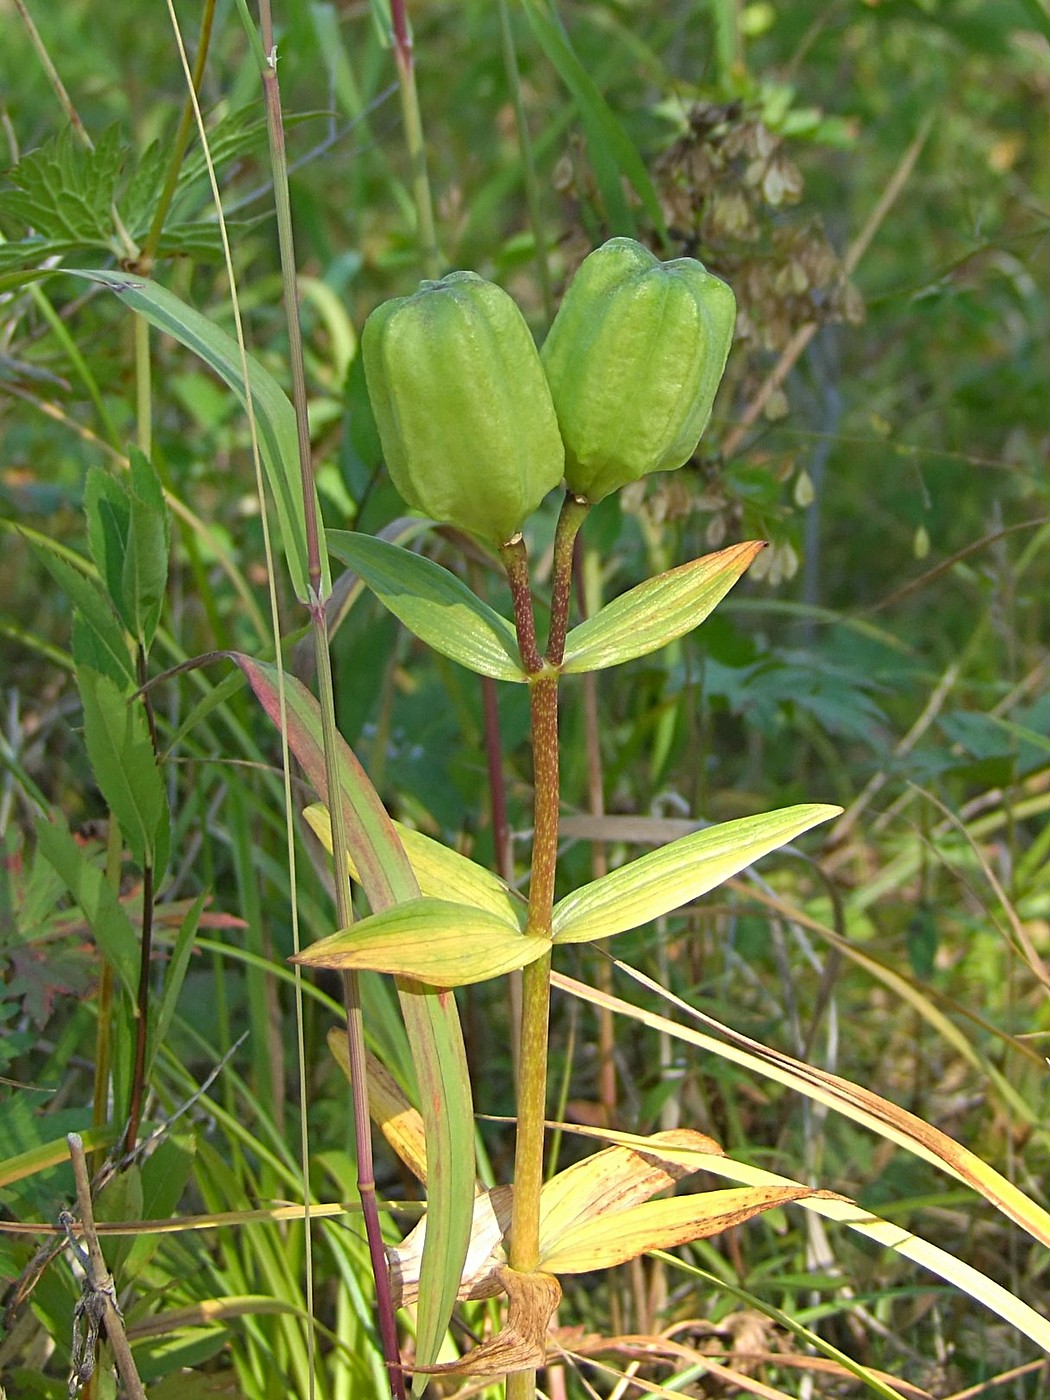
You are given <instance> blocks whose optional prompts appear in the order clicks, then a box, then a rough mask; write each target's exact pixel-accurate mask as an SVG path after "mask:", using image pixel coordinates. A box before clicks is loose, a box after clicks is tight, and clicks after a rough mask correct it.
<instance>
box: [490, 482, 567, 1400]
mask: <svg viewBox="0 0 1050 1400" xmlns="http://www.w3.org/2000/svg"><path fill="white" fill-rule="evenodd" d="M586 512H587V503H586V502H585V501H582V500H579V499H578V498H577V497H575V496H572V495H567V496H566V498H565V503H564V505H563V506H562V512H561V516H560V518H559V520H558V530H557V534H556V535H555V541H554V579H553V589H552V593H551V624H550V635H549V637H548V641H547V655H546V657H545V658H544V659H543V660H541V659H540V656H539V653H538V650H537V647H536V632H535V622H534V618H533V611H532V597H531V594H530V592H529V579H528V565H527V561H526V557H525V546H524V543H523V542H522V540H521V538H520V536H518V537H516V539H515V540H512V541H511V542H510V543H508V544H505V545H504V546H503V547H502V549H501V551H500V553H501V555H502V557H503V561H504V566H505V567H506V569H507V577H508V579H509V581H510V588H511V596H512V598H513V601H514V621H515V626H516V628H517V633H518V649H519V651H520V653H521V660H522V665H523V666H524V667H525V669H526V670H527V671H528V672H529V705H530V719H531V726H532V761H533V784H534V789H535V809H534V817H533V838H532V873H531V875H530V878H529V914H528V931H529V932H530V933H533V934H546V935H547V937H548V938H550V937H551V915H552V912H553V909H554V878H555V874H556V870H557V860H558V806H559V782H560V779H559V756H558V680H559V671H558V668H559V666H560V665H561V660H562V656H563V654H564V650H565V637H566V632H567V630H568V616H569V595H570V591H571V587H572V555H573V544H574V541H575V539H576V533H577V531H578V530H579V528H580V526H581V524H582V523H583V519H584V516H585V515H586ZM550 976H551V955H550V953H549V952H548V953H546V954H545V955H544V956H543V957H542V958H538V959H537V960H536V961H535V962H533V963H530V964H529V966H528V967H526V968H524V969H523V971H522V1001H521V1038H520V1047H519V1054H518V1065H519V1068H518V1115H517V1117H518V1129H517V1140H516V1142H515V1148H514V1213H513V1218H512V1222H511V1234H510V1264H511V1268H512V1269H517V1270H518V1271H519V1272H522V1273H528V1272H531V1271H533V1270H535V1269H536V1268H538V1266H539V1262H540V1192H541V1189H542V1187H543V1140H544V1127H545V1122H546V1116H547V1114H546V1108H547V1049H548V1042H549V1034H550ZM535 1393H536V1372H535V1371H532V1370H529V1371H518V1372H514V1373H512V1374H511V1375H509V1376H508V1377H507V1400H532V1397H534V1396H535Z"/></svg>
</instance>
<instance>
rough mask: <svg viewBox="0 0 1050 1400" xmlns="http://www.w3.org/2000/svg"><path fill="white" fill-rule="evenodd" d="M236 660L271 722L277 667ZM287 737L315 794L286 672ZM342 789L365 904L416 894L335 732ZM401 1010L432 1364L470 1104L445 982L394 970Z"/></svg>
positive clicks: (320, 782) (320, 775) (312, 748)
mask: <svg viewBox="0 0 1050 1400" xmlns="http://www.w3.org/2000/svg"><path fill="white" fill-rule="evenodd" d="M233 660H234V661H235V662H236V663H237V665H238V666H239V667H240V668H241V670H242V671H243V672H244V674H245V676H246V677H247V678H248V681H249V684H250V685H251V687H252V690H253V691H254V692H255V695H256V696H257V698H258V700H259V702H260V703H261V704H262V706H263V708H264V709H265V711H266V713H267V714H268V715H269V716H270V718H271V720H272V721H273V722H274V724H276V725H277V726H278V727H279V726H280V724H281V709H280V701H279V694H278V688H277V671H276V669H275V668H274V667H273V666H266V665H263V664H262V663H260V662H258V661H254V660H253V659H252V658H251V657H248V656H244V655H242V654H234V655H233ZM284 679H285V697H286V701H287V705H288V743H289V746H290V747H291V750H292V752H293V753H294V754H295V757H296V758H297V759H298V761H299V763H300V764H302V767H303V769H304V771H305V773H306V775H307V777H308V779H309V780H310V782H311V783H312V784H313V787H314V789H315V791H316V792H317V795H318V796H319V797H320V799H321V801H322V802H325V803H327V802H328V800H329V796H328V776H327V772H326V769H325V761H324V750H323V747H322V744H321V715H320V710H319V708H318V704H317V701H316V700H315V699H314V697H313V696H312V695H311V694H310V692H309V691H308V690H307V689H306V687H305V686H304V685H303V684H302V683H301V682H300V681H298V680H296V679H295V678H294V677H292V676H285V678H284ZM338 761H339V788H340V791H339V798H340V801H341V803H342V807H343V816H344V821H345V824H346V830H347V839H348V841H349V843H350V846H351V850H352V854H353V856H354V861H355V863H356V865H357V867H358V870H359V871H360V872H361V882H362V884H363V886H364V890H365V894H366V895H367V896H368V902H369V904H370V905H371V906H372V909H373V910H375V911H376V912H379V911H380V910H382V909H385V908H387V907H388V906H390V905H391V904H394V903H396V902H397V901H398V900H408V899H414V898H417V897H418V895H419V886H418V885H417V884H416V879H415V876H414V875H413V874H412V867H411V865H410V864H409V862H408V857H407V856H406V855H405V852H404V848H403V847H402V846H401V843H400V842H399V841H398V839H397V835H396V833H395V832H394V830H393V827H392V825H391V823H390V817H389V815H388V813H387V811H386V809H385V807H384V806H383V804H382V802H381V801H380V800H379V795H378V793H377V792H376V790H375V788H374V787H373V786H372V784H371V783H370V782H369V780H368V777H367V775H366V774H365V772H364V770H363V769H362V768H361V765H360V764H359V763H358V761H357V758H356V756H355V755H354V753H353V750H352V749H351V748H350V746H349V744H347V743H346V742H345V741H344V740H342V739H340V740H339V752H338ZM397 988H398V995H399V997H400V1001H401V1013H402V1015H403V1016H404V1018H405V1030H406V1031H407V1033H408V1039H409V1043H410V1045H411V1047H412V1063H413V1065H414V1066H415V1069H416V1078H417V1079H418V1081H419V1108H420V1112H421V1114H422V1116H423V1123H424V1129H425V1134H426V1144H427V1163H428V1173H427V1222H428V1223H427V1232H426V1241H425V1242H424V1245H423V1258H422V1262H421V1264H420V1299H419V1311H418V1313H417V1321H416V1349H417V1356H418V1358H419V1360H420V1363H421V1364H425V1365H430V1364H431V1363H432V1362H433V1361H435V1360H436V1358H437V1355H438V1352H439V1351H440V1350H441V1346H442V1343H443V1341H444V1337H445V1329H446V1328H447V1327H448V1322H449V1318H450V1317H451V1316H452V1310H453V1308H454V1307H455V1305H456V1296H457V1294H458V1292H459V1284H460V1278H461V1276H462V1272H463V1264H464V1261H465V1259H466V1257H467V1246H468V1244H469V1242H470V1229H471V1224H472V1221H473V1214H474V1104H473V1098H472V1095H471V1087H470V1073H469V1070H468V1068H467V1057H466V1051H465V1049H464V1046H463V1034H462V1030H461V1027H460V1023H459V1013H458V1012H457V1010H456V999H455V997H454V995H453V994H452V992H450V991H439V990H437V989H435V988H433V987H429V986H428V985H427V984H426V983H422V982H415V981H412V980H410V979H407V978H399V979H398V984H397Z"/></svg>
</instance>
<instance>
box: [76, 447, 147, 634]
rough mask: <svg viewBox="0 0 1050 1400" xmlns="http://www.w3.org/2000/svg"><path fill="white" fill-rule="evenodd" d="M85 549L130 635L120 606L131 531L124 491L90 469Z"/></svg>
mask: <svg viewBox="0 0 1050 1400" xmlns="http://www.w3.org/2000/svg"><path fill="white" fill-rule="evenodd" d="M84 514H85V515H86V516H87V533H88V545H89V547H90V549H91V557H92V559H93V560H94V561H95V568H96V569H98V572H99V577H100V578H101V580H102V582H103V584H104V585H105V587H106V592H107V593H108V594H109V600H110V602H111V604H112V605H113V609H114V611H115V612H116V613H117V615H118V616H119V617H120V619H121V621H122V622H123V623H124V626H125V627H127V629H128V631H129V632H131V633H134V630H135V629H134V628H133V627H132V626H131V625H130V617H129V615H128V610H127V607H126V606H125V602H124V560H125V557H126V555H127V552H128V531H129V530H130V528H131V503H130V501H129V499H128V488H127V487H126V486H125V485H124V483H123V481H118V480H117V478H116V477H115V476H113V475H112V474H111V473H110V472H107V471H105V470H104V469H103V468H102V467H91V468H90V470H89V471H88V474H87V481H86V483H85V485H84Z"/></svg>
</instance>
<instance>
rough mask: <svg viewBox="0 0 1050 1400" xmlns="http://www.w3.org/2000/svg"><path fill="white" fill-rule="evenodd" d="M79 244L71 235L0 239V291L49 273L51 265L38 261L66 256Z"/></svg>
mask: <svg viewBox="0 0 1050 1400" xmlns="http://www.w3.org/2000/svg"><path fill="white" fill-rule="evenodd" d="M80 246H81V245H80V244H79V243H77V242H76V241H74V240H73V239H69V238H20V239H17V240H15V241H12V242H11V243H0V274H3V275H2V276H0V292H10V291H14V290H15V289H16V288H17V287H20V286H23V285H24V284H25V283H26V282H35V281H37V280H38V279H39V278H41V277H48V276H50V275H51V269H50V268H47V269H41V268H40V267H39V264H40V263H42V262H44V261H45V260H46V259H48V258H60V257H64V256H65V254H66V253H69V252H72V250H73V249H74V248H78V247H80ZM97 246H99V247H102V246H105V245H103V244H99V245H97ZM27 269H28V270H27Z"/></svg>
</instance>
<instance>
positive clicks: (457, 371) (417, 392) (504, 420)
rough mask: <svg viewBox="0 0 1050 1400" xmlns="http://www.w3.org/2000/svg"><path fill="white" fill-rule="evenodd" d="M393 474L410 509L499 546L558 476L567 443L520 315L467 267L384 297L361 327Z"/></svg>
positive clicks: (367, 374)
mask: <svg viewBox="0 0 1050 1400" xmlns="http://www.w3.org/2000/svg"><path fill="white" fill-rule="evenodd" d="M361 350H362V354H363V356H364V369H365V379H366V381H367V384H368V394H369V398H370V399H371V402H372V409H373V412H374V413H375V417H376V424H377V426H378V429H379V437H380V441H381V442H382V445H383V455H384V457H385V458H386V464H387V467H388V468H389V470H390V475H391V477H392V478H393V481H394V485H395V486H396V487H397V489H398V491H399V492H400V493H401V495H402V496H403V497H404V499H405V500H406V501H407V502H408V504H409V505H410V506H414V507H415V508H416V509H417V510H420V511H422V512H423V513H424V514H426V515H429V516H432V517H433V519H435V520H439V521H441V522H442V523H443V524H448V525H456V526H458V527H459V528H460V529H462V530H468V531H470V532H471V533H472V534H475V535H480V536H481V537H482V538H483V539H486V540H488V541H490V542H491V543H492V544H495V545H501V544H504V543H505V542H506V541H507V540H509V539H511V538H512V536H514V535H515V534H517V532H518V531H519V530H520V529H521V527H522V525H523V523H524V521H525V519H526V517H527V516H529V515H531V514H532V512H533V511H534V510H535V509H536V507H537V506H538V505H539V504H540V502H541V501H542V500H543V498H544V496H545V495H546V494H547V492H548V491H550V490H552V489H553V488H554V487H555V486H557V485H558V483H559V481H561V478H562V472H563V470H564V460H565V454H564V449H563V448H562V442H561V435H560V434H559V432H558V420H557V417H556V416H555V413H554V405H553V403H552V402H551V395H550V389H549V388H548V386H547V380H546V377H545V376H544V373H543V367H542V365H541V364H540V359H539V354H538V352H537V350H536V346H535V343H534V342H533V339H532V335H531V333H530V331H529V328H528V326H527V325H526V324H525V318H524V317H523V316H522V314H521V312H520V311H519V310H518V308H517V306H516V304H515V303H514V301H513V300H512V299H511V298H510V297H509V296H508V295H507V293H506V292H504V291H503V290H502V289H501V288H499V287H497V286H496V285H495V284H494V283H492V282H486V281H485V279H484V278H483V277H479V276H478V275H477V274H476V273H474V272H452V273H449V275H448V276H447V277H443V278H442V279H441V281H440V282H424V283H422V285H421V286H420V288H419V291H418V292H416V293H415V294H414V295H413V296H410V297H400V298H397V299H395V300H393V301H388V302H384V303H383V304H382V305H381V306H378V307H377V308H376V310H375V311H373V312H372V314H371V316H370V317H369V318H368V321H367V322H366V323H365V328H364V332H363V334H362V338H361Z"/></svg>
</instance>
